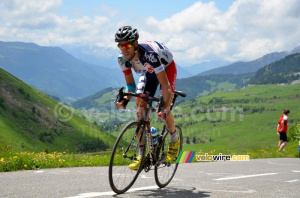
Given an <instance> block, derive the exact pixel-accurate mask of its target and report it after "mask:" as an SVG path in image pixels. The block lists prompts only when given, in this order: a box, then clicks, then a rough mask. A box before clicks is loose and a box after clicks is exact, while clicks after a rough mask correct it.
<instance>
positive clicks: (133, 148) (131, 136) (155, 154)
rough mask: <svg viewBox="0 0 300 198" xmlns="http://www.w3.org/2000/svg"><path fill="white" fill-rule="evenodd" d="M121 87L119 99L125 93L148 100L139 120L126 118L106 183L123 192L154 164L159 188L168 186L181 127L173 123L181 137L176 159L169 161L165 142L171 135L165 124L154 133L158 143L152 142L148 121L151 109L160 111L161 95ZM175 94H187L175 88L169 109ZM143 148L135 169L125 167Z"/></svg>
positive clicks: (117, 191)
mask: <svg viewBox="0 0 300 198" xmlns="http://www.w3.org/2000/svg"><path fill="white" fill-rule="evenodd" d="M123 89H124V88H123V87H122V88H120V89H119V92H118V95H117V99H116V101H115V103H116V102H117V101H119V102H120V101H122V99H123V97H124V96H133V97H139V98H141V99H142V100H144V101H145V102H146V103H147V107H146V110H145V112H144V113H143V116H142V118H141V119H140V120H139V121H132V122H129V123H128V124H127V125H126V126H125V127H124V128H123V130H122V131H121V133H120V134H119V136H118V138H117V140H116V142H115V145H114V147H113V150H112V153H111V159H110V163H109V183H110V187H111V189H112V190H113V191H114V192H115V193H117V194H122V193H124V192H126V191H127V190H128V189H129V188H130V187H131V186H132V185H133V184H134V182H135V181H136V179H137V177H138V175H139V174H140V173H141V172H142V170H144V171H145V172H148V171H149V170H151V169H152V168H153V167H154V177H155V182H156V184H157V185H158V186H159V187H160V188H164V187H165V186H167V185H168V184H169V183H170V182H171V180H172V178H173V177H174V175H175V173H176V170H177V167H178V163H176V160H177V158H178V156H179V154H180V152H181V150H182V141H183V139H182V131H181V128H180V127H179V126H177V125H175V128H176V133H177V135H178V138H179V139H180V146H179V147H178V150H177V154H176V157H175V159H174V160H173V161H172V162H166V161H165V157H166V154H167V149H168V145H169V143H170V135H168V133H169V131H168V129H167V128H166V126H165V125H164V126H163V129H162V130H161V132H160V133H158V135H157V144H154V143H153V138H155V137H152V134H151V131H150V130H151V125H150V112H156V111H157V112H159V111H160V108H162V107H163V106H164V104H163V103H164V102H163V99H162V97H161V98H160V99H158V98H156V97H151V96H148V95H145V94H136V93H124V92H123ZM178 96H181V97H186V94H185V93H183V92H180V91H175V93H174V97H173V100H172V103H171V106H170V109H171V110H172V108H173V106H174V104H175V101H176V98H177V97H178ZM153 102H158V107H157V108H154V107H153ZM140 147H141V148H142V150H143V151H144V152H143V155H142V159H141V163H140V165H139V167H138V169H137V170H132V169H129V168H128V165H129V164H131V163H132V162H133V161H135V160H137V156H138V155H139V148H140Z"/></svg>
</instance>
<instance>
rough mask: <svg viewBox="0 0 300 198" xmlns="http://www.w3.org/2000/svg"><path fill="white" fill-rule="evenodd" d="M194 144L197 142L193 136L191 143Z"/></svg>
mask: <svg viewBox="0 0 300 198" xmlns="http://www.w3.org/2000/svg"><path fill="white" fill-rule="evenodd" d="M196 142H197V140H196V137H195V136H194V137H193V143H194V144H196Z"/></svg>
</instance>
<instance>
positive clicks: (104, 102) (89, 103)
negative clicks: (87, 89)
mask: <svg viewBox="0 0 300 198" xmlns="http://www.w3.org/2000/svg"><path fill="white" fill-rule="evenodd" d="M112 91H113V88H111V87H109V88H106V89H104V90H102V91H99V92H97V93H95V94H93V95H91V96H88V97H85V98H82V99H79V100H77V101H75V102H73V103H72V106H73V107H75V108H85V109H91V108H110V107H111V102H112ZM105 95H108V97H106V96H105ZM102 97H103V98H102Z"/></svg>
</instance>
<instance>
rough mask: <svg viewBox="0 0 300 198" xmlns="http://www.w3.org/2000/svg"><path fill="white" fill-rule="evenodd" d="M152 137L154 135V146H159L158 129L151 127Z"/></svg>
mask: <svg viewBox="0 0 300 198" xmlns="http://www.w3.org/2000/svg"><path fill="white" fill-rule="evenodd" d="M151 135H152V140H153V144H154V145H156V144H157V131H156V128H154V127H151Z"/></svg>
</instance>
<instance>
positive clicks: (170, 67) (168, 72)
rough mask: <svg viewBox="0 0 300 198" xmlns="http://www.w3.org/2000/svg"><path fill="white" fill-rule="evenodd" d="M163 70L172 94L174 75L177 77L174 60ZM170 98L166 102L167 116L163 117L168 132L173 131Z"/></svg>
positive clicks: (173, 124) (173, 123)
mask: <svg viewBox="0 0 300 198" xmlns="http://www.w3.org/2000/svg"><path fill="white" fill-rule="evenodd" d="M165 71H166V75H167V78H168V81H169V83H170V86H171V89H172V94H174V92H175V85H176V77H177V69H176V64H175V62H174V61H172V63H171V64H170V65H168V66H167V67H166V68H165ZM172 99H173V98H172V97H171V98H170V100H169V102H168V104H166V106H167V107H168V108H167V111H168V112H167V117H166V119H165V124H166V126H167V128H168V130H169V131H170V133H173V132H175V121H174V116H173V115H172V113H171V111H170V106H171V102H172Z"/></svg>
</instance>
